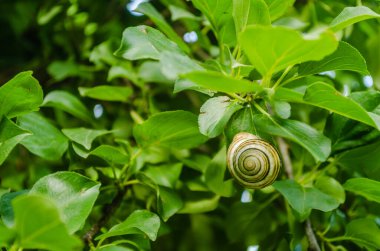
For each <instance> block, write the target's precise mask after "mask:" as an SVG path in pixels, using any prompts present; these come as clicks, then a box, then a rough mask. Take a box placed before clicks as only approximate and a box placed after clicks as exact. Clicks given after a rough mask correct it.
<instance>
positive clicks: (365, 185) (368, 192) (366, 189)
mask: <svg viewBox="0 0 380 251" xmlns="http://www.w3.org/2000/svg"><path fill="white" fill-rule="evenodd" d="M343 187H344V189H346V190H347V191H350V192H352V193H355V194H357V195H361V196H363V197H365V198H366V199H368V200H370V201H375V202H377V203H380V182H379V181H375V180H371V179H367V178H352V179H349V180H347V181H346V183H344V185H343Z"/></svg>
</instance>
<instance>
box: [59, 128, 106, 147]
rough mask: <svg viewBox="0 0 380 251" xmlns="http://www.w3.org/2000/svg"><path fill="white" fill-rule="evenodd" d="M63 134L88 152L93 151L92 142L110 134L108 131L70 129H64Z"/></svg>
mask: <svg viewBox="0 0 380 251" xmlns="http://www.w3.org/2000/svg"><path fill="white" fill-rule="evenodd" d="M62 132H63V134H65V135H66V137H68V138H69V139H70V140H71V141H74V142H76V143H78V144H80V145H82V146H84V148H86V149H87V150H90V149H91V146H92V142H93V141H94V140H95V139H96V138H97V137H99V136H102V135H105V134H108V133H110V131H107V130H94V129H88V128H83V127H80V128H70V129H62Z"/></svg>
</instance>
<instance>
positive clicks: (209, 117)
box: [198, 96, 243, 138]
mask: <svg viewBox="0 0 380 251" xmlns="http://www.w3.org/2000/svg"><path fill="white" fill-rule="evenodd" d="M241 108H243V107H242V106H241V105H239V104H238V103H237V102H234V101H231V100H230V98H229V97H227V96H219V97H216V98H210V99H208V100H207V101H206V102H205V103H204V104H203V105H202V107H201V110H200V114H199V118H198V124H199V131H200V132H201V133H202V134H203V135H206V136H207V137H209V138H214V137H216V136H218V135H219V134H221V133H222V132H223V130H224V127H225V125H226V124H227V122H228V121H229V119H230V118H231V116H232V115H233V114H234V113H235V112H236V111H238V110H240V109H241Z"/></svg>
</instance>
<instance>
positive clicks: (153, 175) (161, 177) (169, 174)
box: [143, 163, 182, 188]
mask: <svg viewBox="0 0 380 251" xmlns="http://www.w3.org/2000/svg"><path fill="white" fill-rule="evenodd" d="M181 171H182V164H181V163H175V164H165V165H160V166H149V167H148V168H146V169H145V170H144V171H143V172H144V174H145V175H146V176H147V177H149V178H150V179H151V180H152V181H153V182H154V183H156V184H157V185H160V186H165V187H171V188H174V187H175V184H176V183H177V181H178V180H179V176H180V174H181Z"/></svg>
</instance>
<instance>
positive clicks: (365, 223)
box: [342, 219, 380, 250]
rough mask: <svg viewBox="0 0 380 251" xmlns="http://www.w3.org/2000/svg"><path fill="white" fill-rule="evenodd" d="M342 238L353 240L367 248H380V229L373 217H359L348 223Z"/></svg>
mask: <svg viewBox="0 0 380 251" xmlns="http://www.w3.org/2000/svg"><path fill="white" fill-rule="evenodd" d="M342 239H345V240H349V241H353V242H354V243H356V244H357V245H358V246H360V247H365V248H366V249H367V250H379V249H380V229H379V227H378V226H377V224H376V223H375V222H374V221H373V220H371V219H357V220H353V221H351V222H350V223H348V224H347V227H346V234H345V235H344V236H343V237H342Z"/></svg>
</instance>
